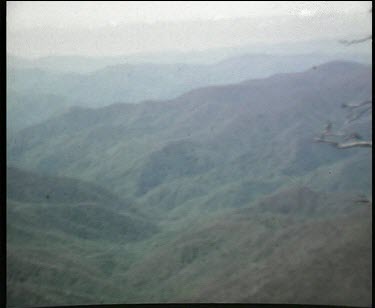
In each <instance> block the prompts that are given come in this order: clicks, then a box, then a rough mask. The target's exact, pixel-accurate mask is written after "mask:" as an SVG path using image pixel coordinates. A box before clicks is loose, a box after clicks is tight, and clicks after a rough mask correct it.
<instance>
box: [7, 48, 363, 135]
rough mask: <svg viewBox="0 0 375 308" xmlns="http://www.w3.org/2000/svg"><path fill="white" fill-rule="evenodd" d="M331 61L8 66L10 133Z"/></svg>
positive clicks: (274, 58) (266, 58)
mask: <svg viewBox="0 0 375 308" xmlns="http://www.w3.org/2000/svg"><path fill="white" fill-rule="evenodd" d="M342 57H343V59H355V60H359V61H361V60H362V61H363V62H368V61H367V58H368V57H366V56H364V55H363V56H360V55H350V54H344V55H342ZM11 59H12V58H11V57H10V60H11ZM332 59H334V56H332V55H327V54H319V53H317V54H303V55H292V56H290V55H267V54H245V55H242V56H236V57H232V58H228V59H226V60H222V61H220V62H217V63H214V64H194V63H191V64H181V63H175V64H171V63H170V64H167V63H165V64H162V63H160V64H157V63H138V64H135V63H133V64H132V62H129V61H126V62H125V64H116V65H115V64H112V65H111V66H107V67H102V68H100V69H98V70H95V71H92V72H89V73H86V74H83V73H72V72H73V71H74V68H73V67H71V66H70V65H68V64H67V63H68V62H70V63H74V59H71V58H67V59H65V60H64V61H65V62H63V63H65V65H63V64H61V65H59V67H61V66H65V68H68V67H71V71H72V72H56V71H53V70H51V69H47V68H48V67H50V66H51V65H52V64H51V65H50V66H48V65H47V66H46V68H44V69H41V68H43V67H45V66H43V65H42V64H40V65H39V66H36V67H32V66H31V67H29V68H27V67H28V66H30V65H26V64H23V65H22V64H19V65H14V64H13V65H12V62H16V63H17V62H20V61H10V64H9V66H8V70H7V90H8V92H7V106H8V111H9V112H8V114H7V117H8V123H10V125H9V127H8V129H12V130H17V129H20V128H24V127H27V126H29V125H31V124H35V123H39V122H41V121H43V120H46V119H47V118H48V117H49V116H52V115H55V114H56V113H61V112H64V111H65V109H66V108H67V107H69V106H72V105H83V106H85V107H99V106H106V105H110V104H113V103H118V102H129V103H136V102H139V101H143V100H147V99H170V98H173V97H175V96H178V95H181V94H182V93H183V92H186V91H188V90H191V89H194V88H197V87H202V86H207V85H213V84H227V83H236V82H240V81H242V80H245V79H248V78H261V77H267V76H269V75H272V74H275V73H282V72H292V71H301V70H305V69H307V68H309V67H311V66H313V65H318V64H321V63H324V62H327V61H330V60H332ZM53 61H55V62H57V63H58V62H59V58H57V59H55V60H53V59H45V61H44V62H47V63H49V62H52V63H53ZM77 61H78V60H77ZM82 61H83V62H84V63H86V64H88V63H92V62H95V59H91V61H90V59H85V60H84V59H81V61H78V63H77V64H76V65H75V66H76V67H80V66H82V64H80V63H81V62H82ZM98 61H99V60H98ZM118 61H120V60H118ZM87 62H88V63H87ZM99 62H100V61H99ZM21 63H22V62H21ZM42 63H43V61H42ZM117 63H118V62H117ZM108 65H109V64H108ZM52 67H53V65H52ZM25 114H27V115H28V116H27V121H25V122H21V121H19V120H18V119H20V118H23V117H24V115H25Z"/></svg>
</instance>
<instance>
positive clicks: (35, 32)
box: [7, 1, 372, 57]
mask: <svg viewBox="0 0 375 308" xmlns="http://www.w3.org/2000/svg"><path fill="white" fill-rule="evenodd" d="M370 7H371V2H370V1H335V2H331V1H316V2H315V1H283V2H279V1H267V2H262V1H259V2H258V1H246V2H245V1H238V2H237V1H228V2H226V1H220V2H219V1H218V2H216V1H207V2H205V1H201V2H189V1H178V2H169V1H168V2H160V1H141V2H132V1H118V2H117V1H116V2H115V1H114V2H112V1H103V2H102V1H96V2H95V1H85V2H81V1H74V2H69V1H67V2H65V1H58V2H54V1H43V2H42V1H40V2H39V1H8V2H7V51H8V52H9V53H12V54H14V55H19V56H26V57H39V56H47V55H73V54H75V55H89V56H106V55H120V54H121V55H123V54H131V53H138V52H155V51H163V50H173V49H175V50H181V51H185V50H186V51H190V50H204V49H209V48H216V47H229V46H237V45H241V44H249V43H254V42H278V41H285V40H286V41H288V40H289V41H292V40H308V39H325V38H336V37H337V38H340V37H343V36H347V37H350V36H352V35H360V34H363V33H366V32H367V33H368V32H370V31H371V17H372V16H371V14H369V12H368V11H369V8H370Z"/></svg>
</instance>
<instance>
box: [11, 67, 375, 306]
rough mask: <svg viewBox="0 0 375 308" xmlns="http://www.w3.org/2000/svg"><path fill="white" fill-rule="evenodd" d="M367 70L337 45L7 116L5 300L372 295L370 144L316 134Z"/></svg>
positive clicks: (319, 299)
mask: <svg viewBox="0 0 375 308" xmlns="http://www.w3.org/2000/svg"><path fill="white" fill-rule="evenodd" d="M371 70H372V68H371V66H368V65H362V64H358V63H354V62H345V61H334V62H329V63H325V64H322V65H318V66H316V67H312V68H310V69H308V70H305V71H303V72H298V73H282V74H276V75H272V76H270V77H267V78H262V79H251V80H245V81H242V82H240V83H236V84H227V85H215V86H207V87H203V88H198V89H194V90H191V91H188V92H186V93H184V94H182V95H180V96H178V97H176V98H171V99H167V100H153V101H145V102H142V103H138V104H126V103H118V104H112V105H109V106H105V107H100V108H87V107H82V106H81V107H78V106H76V107H72V108H70V109H69V110H68V111H67V112H65V113H63V114H60V115H58V114H56V115H55V116H54V117H53V118H48V119H46V120H44V121H42V122H41V123H39V124H35V125H32V126H29V127H27V128H25V129H21V130H19V131H17V132H15V133H14V134H12V135H11V136H9V138H8V140H7V143H8V144H7V145H8V146H7V165H8V168H7V199H8V201H7V260H8V272H7V284H8V290H7V296H8V305H9V306H31V305H38V306H43V305H68V304H74V305H78V304H91V303H106V304H107V303H108V304H111V303H158V302H159V303H160V302H183V303H192V302H238V303H242V302H253V303H257V302H259V303H275V302H277V303H286V304H296V303H297V304H321V305H326V304H330V305H332V304H334V305H353V306H370V305H371V303H372V296H371V289H372V282H371V268H372V263H371V256H372V253H371V223H372V221H371V220H372V219H371V211H372V204H370V205H369V204H363V203H358V202H357V201H358V198H359V197H358V195H359V194H365V195H367V196H369V195H372V189H371V183H372V177H371V172H370V170H371V166H372V161H371V152H370V151H368V149H358V150H357V149H350V150H347V151H342V150H339V149H335V148H333V147H331V146H329V145H325V144H317V143H313V142H312V141H313V138H314V136H316V135H317V134H319V133H320V132H321V129H322V128H323V127H324V125H325V123H326V121H327V120H331V121H332V123H333V126H334V128H335V129H337V130H340V129H342V124H343V122H344V121H345V113H344V111H343V110H342V109H341V107H340V106H341V105H342V103H344V102H358V101H361V100H365V99H368V98H369V97H370V96H371V90H372V85H371V84H372V83H371V81H372V80H371V79H372V77H371V73H372V71H371ZM371 122H372V121H371V118H369V117H364V118H362V119H361V120H360V121H358V123H356V125H357V126H356V127H354V126H353V127H349V129H351V128H352V129H356V130H357V129H359V130H360V131H361V134H362V135H363V137H366V138H367V137H370V136H371V124H372V123H371Z"/></svg>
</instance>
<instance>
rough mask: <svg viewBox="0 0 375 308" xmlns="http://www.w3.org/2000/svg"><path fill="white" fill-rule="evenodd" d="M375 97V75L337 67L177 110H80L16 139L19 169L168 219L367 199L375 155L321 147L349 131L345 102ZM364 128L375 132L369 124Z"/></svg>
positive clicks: (186, 101) (13, 153)
mask: <svg viewBox="0 0 375 308" xmlns="http://www.w3.org/2000/svg"><path fill="white" fill-rule="evenodd" d="M370 96H371V67H368V66H363V65H360V64H356V63H349V62H332V63H328V64H324V65H321V66H318V67H315V68H312V69H310V70H308V71H305V72H302V73H290V74H280V75H275V76H272V77H269V78H266V79H259V80H250V81H246V82H242V83H240V84H235V85H227V86H215V87H207V88H201V89H197V90H193V91H191V92H189V93H187V94H184V95H182V96H180V97H178V98H176V99H173V100H169V101H155V102H153V103H142V104H136V105H135V104H117V105H112V106H108V107H104V108H100V109H88V108H78V107H77V108H72V109H71V110H70V111H69V112H67V113H65V114H64V115H62V116H59V117H55V118H51V119H50V120H48V121H45V122H43V123H41V124H39V125H35V126H32V127H30V128H27V129H25V130H22V131H21V132H19V133H18V134H16V135H15V137H14V138H12V139H11V140H10V141H9V145H8V148H7V151H8V162H9V163H12V164H14V165H16V166H20V167H23V168H26V169H30V170H35V171H40V172H43V173H46V174H52V175H62V176H69V177H74V178H79V179H82V180H87V181H95V182H97V183H98V184H100V185H101V186H104V187H107V188H108V189H111V190H112V191H114V192H115V193H117V194H118V195H120V196H126V197H127V198H133V199H137V202H140V203H142V205H143V206H145V207H150V209H148V210H155V211H157V212H160V211H161V212H163V211H162V210H161V209H162V208H163V209H167V208H168V214H171V213H172V212H171V211H172V209H173V210H175V209H176V208H178V207H181V208H182V209H187V208H188V209H190V210H191V209H192V207H195V206H196V205H199V206H198V207H199V208H202V207H201V206H200V205H202V204H204V205H205V207H206V208H220V207H227V206H229V207H233V206H241V205H242V204H245V203H246V202H248V201H251V200H253V199H255V198H256V197H257V196H258V195H260V194H266V193H268V192H271V191H274V190H275V189H276V188H278V187H281V186H282V185H296V184H303V183H308V184H309V185H311V186H312V187H314V188H317V189H323V190H328V191H331V190H335V189H336V190H342V191H344V190H353V191H358V190H362V192H365V193H368V192H369V191H370V190H371V185H370V184H371V183H370V182H371V174H369V173H367V172H365V170H369V169H368V168H370V167H371V153H370V152H369V151H366V150H365V151H358V150H356V149H354V150H350V149H349V150H346V151H343V150H338V149H335V148H333V147H330V146H329V145H322V144H316V143H313V139H314V136H316V135H317V134H319V133H320V132H321V130H322V127H323V126H324V125H325V123H326V121H327V120H332V121H333V125H334V127H335V128H337V129H339V128H340V125H341V124H340V123H342V121H343V120H344V116H345V112H344V111H343V110H342V108H341V104H342V103H344V102H353V101H362V100H365V99H368V98H369V97H370ZM356 125H357V126H358V127H356V128H355V129H356V131H358V132H360V133H361V134H362V135H363V137H364V138H366V137H368V136H366V134H367V135H368V134H369V133H371V129H370V128H371V120H370V119H368V118H366V117H364V118H363V120H362V121H361V122H358V123H356ZM349 165H353V166H356V167H355V168H351V167H347V166H349ZM351 169H354V170H356V171H350V170H351ZM189 202H190V203H189ZM163 215H164V212H163Z"/></svg>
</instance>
